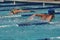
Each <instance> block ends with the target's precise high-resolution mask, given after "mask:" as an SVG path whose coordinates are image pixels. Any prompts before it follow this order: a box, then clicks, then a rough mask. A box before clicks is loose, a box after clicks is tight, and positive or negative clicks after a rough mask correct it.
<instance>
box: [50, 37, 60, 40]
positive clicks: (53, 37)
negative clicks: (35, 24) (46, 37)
mask: <svg viewBox="0 0 60 40" xmlns="http://www.w3.org/2000/svg"><path fill="white" fill-rule="evenodd" d="M50 39H52V40H53V39H59V40H60V37H51V38H50Z"/></svg>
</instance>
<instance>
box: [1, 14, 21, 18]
mask: <svg viewBox="0 0 60 40" xmlns="http://www.w3.org/2000/svg"><path fill="white" fill-rule="evenodd" d="M11 17H21V15H10V16H0V18H11Z"/></svg>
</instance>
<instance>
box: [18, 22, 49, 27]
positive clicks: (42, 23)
mask: <svg viewBox="0 0 60 40" xmlns="http://www.w3.org/2000/svg"><path fill="white" fill-rule="evenodd" d="M44 24H49V23H48V22H36V23H35V22H33V23H20V24H18V26H29V25H44Z"/></svg>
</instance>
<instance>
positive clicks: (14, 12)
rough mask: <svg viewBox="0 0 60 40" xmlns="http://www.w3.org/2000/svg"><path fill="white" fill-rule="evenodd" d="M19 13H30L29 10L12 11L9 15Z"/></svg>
mask: <svg viewBox="0 0 60 40" xmlns="http://www.w3.org/2000/svg"><path fill="white" fill-rule="evenodd" d="M20 12H31V11H30V10H20V9H13V10H12V11H11V13H10V14H18V13H20Z"/></svg>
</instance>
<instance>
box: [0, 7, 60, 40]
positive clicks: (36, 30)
mask: <svg viewBox="0 0 60 40" xmlns="http://www.w3.org/2000/svg"><path fill="white" fill-rule="evenodd" d="M47 10H48V9H40V10H36V12H26V13H21V14H36V13H37V14H40V13H47ZM55 11H60V8H55ZM9 13H10V11H1V12H0V16H5V15H9ZM18 15H20V14H18ZM28 18H29V17H11V18H0V40H42V39H45V38H49V39H51V40H60V38H58V37H60V19H59V18H60V14H59V15H58V14H57V15H55V18H54V19H53V21H52V22H59V23H58V24H57V23H56V24H46V25H30V26H17V25H16V24H17V23H22V22H27V19H28ZM33 21H34V20H33ZM31 22H32V21H31Z"/></svg>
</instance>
